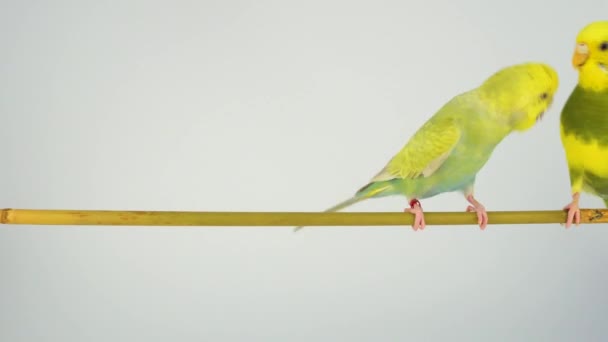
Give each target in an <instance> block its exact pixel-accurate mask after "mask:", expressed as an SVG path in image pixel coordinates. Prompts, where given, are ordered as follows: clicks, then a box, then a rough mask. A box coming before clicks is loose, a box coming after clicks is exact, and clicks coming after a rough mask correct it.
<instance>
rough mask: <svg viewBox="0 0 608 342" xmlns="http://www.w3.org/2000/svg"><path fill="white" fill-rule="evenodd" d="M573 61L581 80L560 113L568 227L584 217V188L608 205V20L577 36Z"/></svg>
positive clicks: (592, 25) (590, 25) (590, 26)
mask: <svg viewBox="0 0 608 342" xmlns="http://www.w3.org/2000/svg"><path fill="white" fill-rule="evenodd" d="M572 65H573V66H574V67H575V68H576V69H577V70H578V84H577V86H576V87H575V88H574V90H573V91H572V94H570V97H569V98H568V101H566V104H565V105H564V109H563V111H562V115H561V138H562V144H563V145H564V150H565V152H566V159H567V160H568V170H569V173H570V185H571V191H572V202H570V204H568V205H567V206H566V207H565V209H567V210H568V219H567V221H566V228H568V227H570V226H571V225H572V223H573V222H574V223H576V224H577V225H578V224H579V223H580V220H581V213H580V209H579V197H580V193H581V191H585V192H588V193H591V194H594V195H597V196H599V197H600V198H602V199H603V200H604V203H605V204H606V206H607V207H608V21H598V22H594V23H591V24H589V25H587V26H586V27H585V28H583V29H582V30H581V31H580V32H579V34H578V36H577V37H576V46H575V48H574V55H573V56H572Z"/></svg>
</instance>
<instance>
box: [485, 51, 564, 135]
mask: <svg viewBox="0 0 608 342" xmlns="http://www.w3.org/2000/svg"><path fill="white" fill-rule="evenodd" d="M558 86H559V78H558V76H557V72H556V71H555V69H553V68H552V67H551V66H549V65H547V64H542V63H522V64H517V65H513V66H510V67H506V68H504V69H501V70H499V71H498V72H496V73H495V74H494V75H492V76H490V77H489V78H488V79H487V80H486V81H485V82H484V83H483V84H482V85H481V86H480V87H479V88H478V92H479V96H480V97H481V98H482V99H483V100H484V102H486V103H489V104H490V106H491V107H492V108H493V110H494V111H495V112H496V113H498V114H499V115H501V116H502V117H503V118H504V119H505V120H506V121H507V122H508V123H509V124H510V125H511V126H512V127H513V129H515V130H518V131H525V130H527V129H529V128H531V127H532V126H534V124H535V123H536V122H537V121H538V120H539V119H540V118H542V116H543V114H544V113H545V111H547V109H548V108H549V107H550V106H551V103H552V102H553V95H554V94H555V92H556V91H557V88H558Z"/></svg>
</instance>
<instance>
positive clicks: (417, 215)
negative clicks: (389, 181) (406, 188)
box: [404, 199, 426, 231]
mask: <svg viewBox="0 0 608 342" xmlns="http://www.w3.org/2000/svg"><path fill="white" fill-rule="evenodd" d="M404 211H405V212H406V213H411V214H414V224H412V228H414V231H416V230H418V229H420V230H423V229H424V227H425V226H426V224H425V222H424V213H423V212H422V206H421V205H420V201H418V200H417V199H413V200H411V201H410V208H406V209H405V210H404Z"/></svg>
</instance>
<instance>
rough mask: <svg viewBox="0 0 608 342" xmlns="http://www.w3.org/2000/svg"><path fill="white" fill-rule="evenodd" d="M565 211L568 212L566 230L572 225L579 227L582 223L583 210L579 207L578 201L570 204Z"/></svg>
mask: <svg viewBox="0 0 608 342" xmlns="http://www.w3.org/2000/svg"><path fill="white" fill-rule="evenodd" d="M564 210H568V218H567V219H566V229H568V228H570V226H571V225H572V223H575V224H576V226H577V227H578V226H579V224H580V223H581V209H580V208H579V207H578V201H572V202H570V204H568V205H567V206H565V207H564Z"/></svg>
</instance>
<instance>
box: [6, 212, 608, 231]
mask: <svg viewBox="0 0 608 342" xmlns="http://www.w3.org/2000/svg"><path fill="white" fill-rule="evenodd" d="M424 217H425V221H426V224H427V225H476V224H477V216H476V214H475V213H466V212H428V213H425V214H424ZM488 217H489V221H490V224H492V225H494V224H547V223H564V222H566V212H565V211H562V210H552V211H493V212H488ZM412 218H413V216H412V215H411V214H407V213H395V212H391V213H382V212H380V213H372V212H337V213H319V212H308V213H307V212H180V211H109V210H30V209H3V210H2V211H1V212H0V223H2V224H29V225H77V226H85V225H94V226H215V227H218V226H275V227H276V226H292V227H294V226H409V225H411V224H412ZM581 223H608V209H582V210H581Z"/></svg>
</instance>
